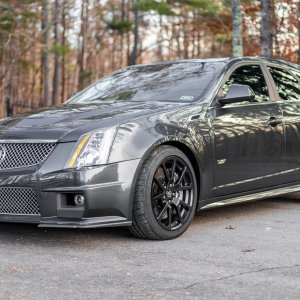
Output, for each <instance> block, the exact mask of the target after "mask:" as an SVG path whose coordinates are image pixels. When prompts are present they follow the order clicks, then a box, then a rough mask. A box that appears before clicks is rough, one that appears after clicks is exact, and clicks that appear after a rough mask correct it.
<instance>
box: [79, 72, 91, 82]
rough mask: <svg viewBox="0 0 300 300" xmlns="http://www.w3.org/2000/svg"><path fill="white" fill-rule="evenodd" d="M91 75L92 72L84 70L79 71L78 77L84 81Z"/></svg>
mask: <svg viewBox="0 0 300 300" xmlns="http://www.w3.org/2000/svg"><path fill="white" fill-rule="evenodd" d="M92 76H93V72H91V71H84V72H81V73H80V78H81V79H82V80H83V81H84V80H89V79H90V78H92Z"/></svg>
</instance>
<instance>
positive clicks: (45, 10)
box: [41, 0, 51, 106]
mask: <svg viewBox="0 0 300 300" xmlns="http://www.w3.org/2000/svg"><path fill="white" fill-rule="evenodd" d="M42 35H43V48H42V55H41V61H42V70H43V79H42V81H43V92H42V96H43V104H44V105H45V106H50V105H51V101H50V100H51V99H50V95H49V91H50V68H49V47H50V37H49V7H48V0H43V1H42Z"/></svg>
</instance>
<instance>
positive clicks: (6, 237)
mask: <svg viewBox="0 0 300 300" xmlns="http://www.w3.org/2000/svg"><path fill="white" fill-rule="evenodd" d="M299 216H300V200H287V199H270V200H264V201H260V202H252V203H247V204H241V205H236V206H230V207H223V208H218V209H212V210H208V211H203V212H201V213H198V214H197V216H196V217H195V219H194V221H193V223H192V226H191V227H190V228H189V230H188V231H187V232H186V233H185V234H184V235H183V236H182V237H180V238H178V239H176V240H172V241H164V242H156V241H155V242H153V241H143V240H138V239H135V238H132V237H131V236H130V234H129V233H128V232H127V230H126V229H122V228H113V229H93V230H67V229H61V230H60V229H46V230H45V229H39V228H37V227H36V226H34V225H23V224H7V223H2V224H0V240H1V244H0V299H153V298H155V299H300V255H299V249H300V236H299V233H300V218H299Z"/></svg>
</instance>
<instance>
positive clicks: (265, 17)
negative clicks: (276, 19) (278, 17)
mask: <svg viewBox="0 0 300 300" xmlns="http://www.w3.org/2000/svg"><path fill="white" fill-rule="evenodd" d="M272 53H273V51H272V20H271V0H261V55H262V56H264V57H267V58H271V57H272Z"/></svg>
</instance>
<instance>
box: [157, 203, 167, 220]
mask: <svg viewBox="0 0 300 300" xmlns="http://www.w3.org/2000/svg"><path fill="white" fill-rule="evenodd" d="M168 207H169V205H168V204H166V205H165V207H164V208H163V210H162V211H161V213H160V214H159V216H158V217H157V220H158V221H161V219H162V217H163V215H164V213H165V212H166V210H167V209H168Z"/></svg>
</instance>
